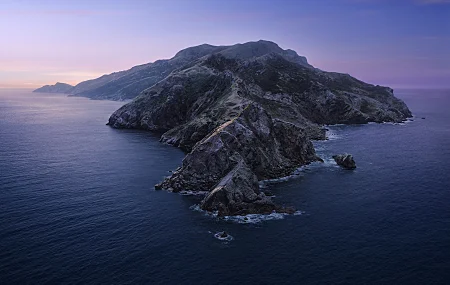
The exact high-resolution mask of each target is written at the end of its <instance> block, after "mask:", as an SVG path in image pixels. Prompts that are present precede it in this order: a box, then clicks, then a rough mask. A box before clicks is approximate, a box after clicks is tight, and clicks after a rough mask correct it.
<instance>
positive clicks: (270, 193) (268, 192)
mask: <svg viewBox="0 0 450 285" xmlns="http://www.w3.org/2000/svg"><path fill="white" fill-rule="evenodd" d="M264 194H265V195H266V196H268V197H272V196H274V195H273V193H272V192H271V191H270V190H266V191H264Z"/></svg>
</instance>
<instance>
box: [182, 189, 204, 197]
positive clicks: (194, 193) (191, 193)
mask: <svg viewBox="0 0 450 285" xmlns="http://www.w3.org/2000/svg"><path fill="white" fill-rule="evenodd" d="M208 193H209V192H208V191H192V190H181V191H180V192H178V194H180V195H183V196H206V194H208Z"/></svg>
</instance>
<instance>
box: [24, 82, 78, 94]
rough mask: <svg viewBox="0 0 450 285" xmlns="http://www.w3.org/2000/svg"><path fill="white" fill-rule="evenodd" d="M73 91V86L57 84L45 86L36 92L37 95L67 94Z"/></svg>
mask: <svg viewBox="0 0 450 285" xmlns="http://www.w3.org/2000/svg"><path fill="white" fill-rule="evenodd" d="M72 89H73V86H72V85H69V84H66V83H60V82H57V83H56V84H55V85H45V86H42V87H41V88H38V89H36V90H34V91H33V92H36V93H67V92H70V90H72Z"/></svg>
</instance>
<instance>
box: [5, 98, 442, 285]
mask: <svg viewBox="0 0 450 285" xmlns="http://www.w3.org/2000/svg"><path fill="white" fill-rule="evenodd" d="M396 94H397V95H398V96H399V97H401V98H403V99H404V100H405V101H406V102H407V104H408V105H409V106H410V108H411V109H412V111H413V113H414V114H415V115H416V118H415V120H414V121H413V122H410V123H407V124H404V125H390V124H382V125H377V124H371V125H366V126H336V127H333V128H331V134H330V135H331V137H332V139H331V140H329V141H326V142H319V143H316V148H317V150H318V153H319V154H320V155H321V156H322V157H324V158H325V160H326V162H325V163H324V164H314V165H311V166H308V167H306V168H305V169H303V170H302V171H301V172H300V173H299V175H298V176H296V177H295V178H292V179H288V180H287V181H284V182H279V183H275V184H269V185H268V187H270V189H271V191H272V192H274V194H276V196H277V198H276V199H277V201H279V202H280V203H286V204H290V205H294V206H296V207H297V208H298V209H300V210H301V211H302V212H303V214H302V215H298V216H288V217H285V218H284V219H281V220H269V221H263V222H260V223H252V224H239V223H236V222H233V221H227V220H218V219H216V218H214V217H210V216H207V215H205V214H204V213H201V212H198V211H194V210H192V209H191V208H190V206H192V205H194V204H195V203H197V198H195V197H189V196H181V195H178V194H171V193H167V192H164V191H155V190H153V185H154V184H155V183H157V182H159V181H160V180H161V179H162V177H163V176H165V175H168V174H169V173H168V170H171V169H175V168H176V167H177V166H179V165H180V163H181V160H182V158H183V153H182V152H181V151H180V150H178V149H176V148H173V147H170V146H166V145H163V144H160V143H159V142H158V137H157V136H155V135H152V134H150V133H145V132H137V131H124V130H114V129H111V128H109V127H107V126H105V123H106V121H107V119H108V117H109V115H110V114H111V113H112V112H113V111H114V110H115V109H117V108H118V107H120V105H121V103H118V102H108V101H91V100H87V99H84V98H67V97H64V96H61V95H45V94H41V95H38V94H32V93H30V92H29V91H24V90H0V284H142V283H146V284H168V283H172V284H173V283H191V284H194V283H195V284H241V283H242V284H276V283H280V284H289V283H291V284H336V283H340V284H448V283H449V282H450V204H449V203H450V180H449V173H450V112H449V110H450V92H448V91H407V90H402V91H397V93H396ZM422 117H425V118H426V119H421V118H422ZM341 152H349V153H352V154H353V155H354V157H355V160H356V162H357V165H358V168H357V169H356V171H345V170H342V169H340V168H338V167H337V166H336V165H335V164H334V163H332V161H331V160H330V158H331V155H332V154H335V153H341ZM220 230H226V231H227V232H229V233H230V234H231V235H232V236H233V237H234V240H232V241H230V242H225V241H220V240H217V239H215V238H214V233H216V232H217V231H220Z"/></svg>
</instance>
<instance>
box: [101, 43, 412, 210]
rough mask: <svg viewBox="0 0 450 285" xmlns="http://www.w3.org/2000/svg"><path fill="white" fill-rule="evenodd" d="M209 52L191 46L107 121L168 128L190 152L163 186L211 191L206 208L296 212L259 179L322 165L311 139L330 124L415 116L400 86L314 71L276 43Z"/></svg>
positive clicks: (348, 162)
mask: <svg viewBox="0 0 450 285" xmlns="http://www.w3.org/2000/svg"><path fill="white" fill-rule="evenodd" d="M205 48H207V49H206V50H210V51H211V53H210V54H202V55H204V56H203V57H201V58H200V57H198V56H197V55H196V54H197V53H196V49H193V50H185V52H184V53H188V54H191V53H194V54H195V55H196V56H195V59H193V60H192V61H191V62H189V63H188V64H186V65H185V66H183V67H180V68H178V69H176V70H174V71H173V72H172V73H171V74H170V75H168V76H167V77H165V78H164V79H163V80H161V81H159V82H158V83H156V84H155V85H153V86H152V87H150V88H148V89H146V90H144V91H143V92H142V93H141V94H140V95H139V96H138V97H137V98H135V99H134V100H133V101H132V102H130V103H128V104H126V105H124V106H123V107H122V108H120V109H119V110H117V111H116V112H114V114H112V115H111V117H110V118H109V122H108V124H109V125H110V126H112V127H114V128H137V129H144V130H151V131H157V132H162V133H163V135H162V137H161V141H163V142H165V143H169V144H172V145H174V146H177V147H180V148H182V149H183V150H185V151H186V152H187V153H188V154H187V155H186V157H185V159H184V160H183V164H182V166H181V167H180V168H179V169H177V170H176V171H174V172H173V173H172V175H171V176H170V177H168V178H166V179H164V181H162V182H161V183H160V184H158V185H156V187H157V188H162V189H168V190H170V191H174V192H178V191H182V190H191V191H207V192H209V194H208V195H207V196H206V198H205V200H204V201H203V202H202V205H201V206H202V208H203V209H205V210H210V211H218V212H219V213H220V214H222V215H236V214H243V213H266V212H270V211H273V210H275V211H281V212H293V211H294V210H293V209H291V208H281V207H278V206H276V205H275V204H273V202H272V201H271V200H270V199H269V198H268V197H266V196H265V195H264V194H261V193H259V190H258V188H257V183H256V182H257V181H258V180H264V179H272V178H279V177H283V176H286V175H289V174H291V173H292V171H293V170H295V169H296V168H297V167H299V166H301V165H305V164H308V163H310V162H312V161H316V160H320V159H319V158H317V157H316V154H315V151H314V148H313V145H312V143H311V141H310V140H312V139H325V131H324V129H323V128H322V125H323V124H339V123H345V124H364V123H367V122H385V121H388V122H400V121H403V120H405V119H406V118H407V117H409V116H411V112H410V111H409V109H408V107H407V106H406V105H405V104H404V103H403V101H401V100H399V99H397V98H396V97H395V96H394V95H393V90H392V89H390V88H387V87H382V86H373V85H370V84H366V83H364V82H362V81H359V80H357V79H355V78H353V77H351V76H349V75H346V74H339V73H330V72H324V71H321V70H318V69H315V68H313V67H312V66H310V65H309V64H308V63H307V61H306V59H305V58H303V57H300V56H298V55H297V54H296V53H295V52H292V51H289V50H282V49H281V48H279V47H278V46H277V45H276V44H274V43H270V42H264V41H263V42H256V43H249V44H243V45H236V46H232V47H223V48H222V49H220V51H218V52H215V51H216V49H215V48H212V47H211V46H207V47H205ZM202 50H203V49H202ZM350 158H351V157H350ZM350 158H348V157H345V158H343V159H342V163H344V165H345V166H346V167H348V168H351V167H354V166H353V164H352V162H353V163H354V161H353V159H350ZM338 160H339V161H341V159H338ZM338 163H339V162H338Z"/></svg>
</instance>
